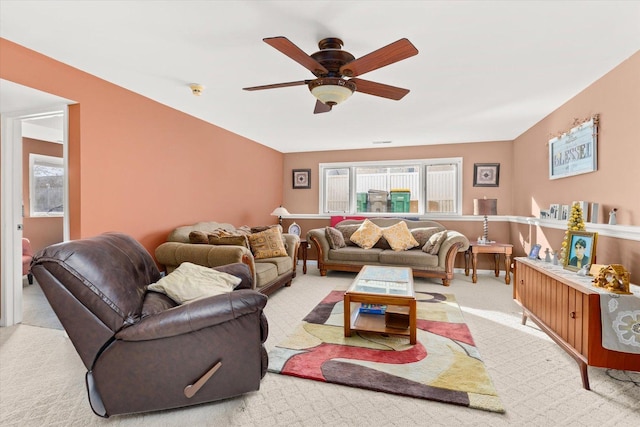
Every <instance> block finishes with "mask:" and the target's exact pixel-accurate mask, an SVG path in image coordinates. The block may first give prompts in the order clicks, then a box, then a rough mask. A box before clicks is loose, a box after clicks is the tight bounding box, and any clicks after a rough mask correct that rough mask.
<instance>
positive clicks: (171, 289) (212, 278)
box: [149, 262, 242, 304]
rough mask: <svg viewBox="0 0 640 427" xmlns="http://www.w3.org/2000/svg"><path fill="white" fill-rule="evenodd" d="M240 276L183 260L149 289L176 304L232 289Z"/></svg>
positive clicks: (238, 281) (239, 279) (239, 280)
mask: <svg viewBox="0 0 640 427" xmlns="http://www.w3.org/2000/svg"><path fill="white" fill-rule="evenodd" d="M241 281H242V279H241V278H239V277H236V276H233V275H231V274H228V273H224V272H222V271H217V270H214V269H212V268H208V267H203V266H201V265H197V264H193V263H190V262H183V263H182V264H180V266H178V268H176V269H175V270H173V272H171V273H170V274H167V275H166V276H165V277H163V278H162V279H160V280H158V281H157V282H156V283H153V284H151V285H149V290H151V291H156V292H160V293H163V294H165V295H167V296H168V297H169V298H171V299H172V300H174V301H175V302H177V303H178V304H185V303H188V302H191V301H194V300H196V299H199V298H204V297H210V296H214V295H220V294H225V293H228V292H231V291H233V288H235V287H236V286H237V285H238V284H239V283H240V282H241Z"/></svg>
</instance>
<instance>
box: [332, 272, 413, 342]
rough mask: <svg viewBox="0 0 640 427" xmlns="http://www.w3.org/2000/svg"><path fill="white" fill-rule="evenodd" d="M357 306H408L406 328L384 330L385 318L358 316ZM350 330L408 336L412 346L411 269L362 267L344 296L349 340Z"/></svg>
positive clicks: (346, 330) (345, 331) (385, 328)
mask: <svg viewBox="0 0 640 427" xmlns="http://www.w3.org/2000/svg"><path fill="white" fill-rule="evenodd" d="M357 303H360V304H384V305H386V306H387V307H389V306H399V307H408V309H409V327H408V328H406V329H399V328H390V327H387V325H386V324H385V316H384V315H381V314H365V313H360V312H359V307H360V305H358V304H357ZM352 306H353V308H354V310H353V312H352ZM352 331H364V332H379V333H383V334H389V335H402V336H408V337H409V342H410V343H411V344H415V343H416V296H415V292H414V290H413V272H412V271H411V269H410V268H408V267H385V266H374V265H365V266H364V267H362V270H360V273H358V275H357V276H356V278H355V279H354V280H353V283H352V284H351V286H350V287H349V289H347V291H346V292H345V294H344V336H345V337H350V336H351V332H352Z"/></svg>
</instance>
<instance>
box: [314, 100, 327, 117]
mask: <svg viewBox="0 0 640 427" xmlns="http://www.w3.org/2000/svg"><path fill="white" fill-rule="evenodd" d="M329 111H331V105H327V104H325V103H324V102H322V101H320V100H317V101H316V108H315V109H314V110H313V114H320V113H328V112H329Z"/></svg>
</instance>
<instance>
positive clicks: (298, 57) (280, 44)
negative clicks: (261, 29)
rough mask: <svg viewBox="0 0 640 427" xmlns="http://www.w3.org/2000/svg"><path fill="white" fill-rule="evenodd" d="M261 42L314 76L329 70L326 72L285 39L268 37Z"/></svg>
mask: <svg viewBox="0 0 640 427" xmlns="http://www.w3.org/2000/svg"><path fill="white" fill-rule="evenodd" d="M262 40H263V41H264V42H265V43H266V44H268V45H269V46H271V47H273V48H275V49H278V50H279V51H280V52H282V53H284V54H285V55H287V56H288V57H289V58H291V59H293V60H294V61H296V62H297V63H298V64H300V65H302V66H303V67H305V68H306V69H307V70H309V71H311V72H312V73H313V74H314V75H316V76H319V75H321V74H326V73H328V72H329V70H327V69H326V68H325V67H324V66H323V65H322V64H320V63H319V62H318V61H316V60H315V59H313V58H312V57H310V56H309V55H307V54H306V53H305V52H304V51H303V50H302V49H300V48H299V47H298V46H296V45H295V44H293V43H292V42H291V41H290V40H289V39H288V38H286V37H282V36H280V37H268V38H266V39H262Z"/></svg>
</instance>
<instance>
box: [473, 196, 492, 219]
mask: <svg viewBox="0 0 640 427" xmlns="http://www.w3.org/2000/svg"><path fill="white" fill-rule="evenodd" d="M473 214H474V215H498V199H473Z"/></svg>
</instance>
